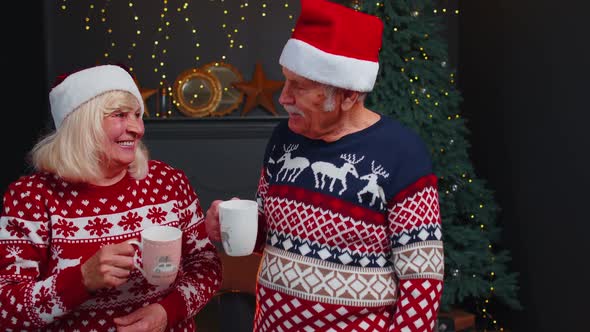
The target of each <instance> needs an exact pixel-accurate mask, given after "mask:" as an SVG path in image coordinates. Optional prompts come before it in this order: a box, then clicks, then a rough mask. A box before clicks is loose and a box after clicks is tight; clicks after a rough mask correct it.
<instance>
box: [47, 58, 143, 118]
mask: <svg viewBox="0 0 590 332" xmlns="http://www.w3.org/2000/svg"><path fill="white" fill-rule="evenodd" d="M114 90H121V91H127V92H130V93H131V94H133V95H134V96H135V98H137V100H138V101H139V105H140V108H141V115H143V109H144V106H143V98H141V93H140V92H139V89H138V88H137V84H135V81H134V80H133V77H131V75H129V73H128V72H127V71H126V70H125V69H123V68H121V67H120V66H116V65H100V66H96V67H90V68H86V69H83V70H80V71H77V72H75V73H73V74H70V75H68V76H67V77H66V78H65V79H64V80H63V81H62V82H61V83H59V84H57V85H56V86H55V87H54V88H53V89H51V92H49V103H50V105H51V115H52V116H53V122H54V123H55V128H59V127H60V126H61V123H62V122H63V120H64V119H65V118H66V117H67V116H68V115H69V114H70V113H72V112H73V111H75V110H76V109H77V108H78V107H80V106H81V105H82V104H84V103H85V102H87V101H89V100H90V99H92V98H94V97H96V96H98V95H101V94H103V93H105V92H108V91H114Z"/></svg>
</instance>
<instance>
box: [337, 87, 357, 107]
mask: <svg viewBox="0 0 590 332" xmlns="http://www.w3.org/2000/svg"><path fill="white" fill-rule="evenodd" d="M340 91H341V94H342V103H341V105H340V106H341V108H342V110H343V111H348V110H350V109H352V108H353V107H354V106H355V105H356V103H357V102H358V101H359V96H360V93H359V92H357V91H352V90H345V89H342V90H340Z"/></svg>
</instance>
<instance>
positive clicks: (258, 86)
mask: <svg viewBox="0 0 590 332" xmlns="http://www.w3.org/2000/svg"><path fill="white" fill-rule="evenodd" d="M283 84H285V81H273V80H268V79H266V76H265V75H264V72H263V71H262V65H261V64H260V63H257V64H256V68H255V70H254V75H253V77H252V80H251V81H250V82H234V83H232V86H233V87H234V88H236V89H238V90H240V91H242V92H244V93H245V94H246V103H245V104H244V108H243V109H242V116H244V115H246V114H248V112H250V111H251V110H252V109H253V108H254V107H256V106H258V105H261V106H262V107H264V108H265V109H266V110H267V111H269V112H270V113H272V114H273V115H275V116H276V115H277V111H276V109H275V105H274V101H273V94H274V92H276V91H278V90H279V89H281V88H282V87H283Z"/></svg>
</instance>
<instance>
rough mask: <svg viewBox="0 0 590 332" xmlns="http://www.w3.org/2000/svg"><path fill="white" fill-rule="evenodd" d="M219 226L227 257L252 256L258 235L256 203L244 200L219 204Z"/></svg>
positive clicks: (233, 200)
mask: <svg viewBox="0 0 590 332" xmlns="http://www.w3.org/2000/svg"><path fill="white" fill-rule="evenodd" d="M219 225H220V228H221V242H222V244H223V250H225V252H226V253H227V254H228V255H229V256H248V255H250V254H252V252H253V251H254V245H256V235H257V234H258V203H256V201H251V200H246V199H232V200H229V201H224V202H221V203H220V204H219Z"/></svg>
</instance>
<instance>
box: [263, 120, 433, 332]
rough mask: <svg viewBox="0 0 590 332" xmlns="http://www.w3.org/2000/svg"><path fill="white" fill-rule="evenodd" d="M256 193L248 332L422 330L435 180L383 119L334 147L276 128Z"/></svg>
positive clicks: (404, 132) (412, 143) (426, 325)
mask: <svg viewBox="0 0 590 332" xmlns="http://www.w3.org/2000/svg"><path fill="white" fill-rule="evenodd" d="M264 158H265V159H264V165H263V169H262V175H261V178H260V182H259V187H258V196H257V199H258V202H259V207H260V218H259V220H260V224H259V235H260V236H259V244H258V246H257V251H260V252H262V255H263V257H262V261H261V266H260V269H259V273H258V280H257V281H258V282H257V295H256V300H257V305H256V313H255V319H254V330H255V331H403V332H406V331H407V332H409V331H432V330H433V328H434V324H435V321H436V316H437V312H438V307H439V302H440V297H441V293H442V286H443V270H444V257H443V256H444V255H443V245H442V229H441V218H440V211H439V202H438V190H437V178H436V176H435V175H434V174H433V173H432V170H431V162H430V156H429V154H428V150H427V149H426V147H425V146H424V144H423V142H422V141H421V139H420V138H419V137H418V136H417V135H415V134H414V133H413V132H412V131H410V130H408V129H407V128H404V127H403V126H401V125H400V124H399V123H398V122H396V121H394V120H393V119H390V118H386V117H382V118H381V119H380V120H379V121H378V122H377V123H375V124H374V125H372V126H371V127H369V128H367V129H365V130H362V131H360V132H357V133H353V134H350V135H347V136H345V137H343V138H341V139H339V140H338V141H336V142H331V143H327V142H324V141H320V140H311V139H308V138H306V137H303V136H301V135H297V134H295V133H293V132H292V131H291V130H289V128H288V126H287V123H286V122H283V123H281V124H279V125H278V126H277V127H276V129H275V131H274V133H273V135H272V137H271V139H270V141H269V143H268V147H267V150H266V153H265V157H264Z"/></svg>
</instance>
